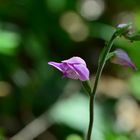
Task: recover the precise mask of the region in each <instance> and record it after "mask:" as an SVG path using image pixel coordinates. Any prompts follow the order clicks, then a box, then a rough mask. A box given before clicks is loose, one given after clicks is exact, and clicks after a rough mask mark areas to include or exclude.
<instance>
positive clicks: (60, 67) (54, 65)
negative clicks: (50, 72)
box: [48, 61, 63, 72]
mask: <svg viewBox="0 0 140 140" xmlns="http://www.w3.org/2000/svg"><path fill="white" fill-rule="evenodd" d="M48 64H49V65H51V66H53V67H55V68H57V69H58V70H60V71H61V72H63V68H62V63H57V62H52V61H51V62H48Z"/></svg>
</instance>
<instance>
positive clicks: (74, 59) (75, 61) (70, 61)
mask: <svg viewBox="0 0 140 140" xmlns="http://www.w3.org/2000/svg"><path fill="white" fill-rule="evenodd" d="M63 62H64V63H68V64H83V65H86V63H85V61H84V60H83V59H82V58H80V57H78V56H74V57H72V58H70V59H67V60H63V61H62V63H63Z"/></svg>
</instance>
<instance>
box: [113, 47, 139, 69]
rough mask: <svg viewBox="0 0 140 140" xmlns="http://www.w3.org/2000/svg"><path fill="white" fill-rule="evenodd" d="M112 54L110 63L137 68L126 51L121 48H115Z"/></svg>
mask: <svg viewBox="0 0 140 140" xmlns="http://www.w3.org/2000/svg"><path fill="white" fill-rule="evenodd" d="M114 54H115V56H114V57H113V58H112V59H111V62H112V63H114V64H119V65H122V66H126V67H130V68H132V69H134V70H136V69H137V68H136V66H135V64H134V63H133V62H132V61H131V59H130V58H129V56H128V55H127V53H126V52H125V51H123V50H122V49H117V50H115V52H114Z"/></svg>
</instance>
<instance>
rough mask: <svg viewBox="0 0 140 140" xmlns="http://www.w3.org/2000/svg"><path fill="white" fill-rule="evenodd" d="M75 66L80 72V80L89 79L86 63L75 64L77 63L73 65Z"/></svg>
mask: <svg viewBox="0 0 140 140" xmlns="http://www.w3.org/2000/svg"><path fill="white" fill-rule="evenodd" d="M73 68H74V69H75V70H76V72H77V73H78V74H79V80H81V81H86V80H89V70H88V68H87V67H86V66H85V65H83V64H75V65H73Z"/></svg>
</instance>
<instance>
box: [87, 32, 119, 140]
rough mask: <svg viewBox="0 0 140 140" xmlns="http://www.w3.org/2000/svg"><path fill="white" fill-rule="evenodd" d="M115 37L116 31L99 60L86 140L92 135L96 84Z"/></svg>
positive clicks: (91, 98) (89, 139) (91, 97)
mask: <svg viewBox="0 0 140 140" xmlns="http://www.w3.org/2000/svg"><path fill="white" fill-rule="evenodd" d="M116 37H117V31H115V32H114V33H113V35H112V37H111V39H110V40H109V42H108V44H107V46H106V48H105V51H104V53H103V56H102V58H101V61H100V63H99V66H98V69H97V73H96V78H95V83H94V87H93V91H92V94H91V95H90V102H89V112H90V114H89V127H88V133H87V140H91V134H92V128H93V122H94V99H95V95H96V90H97V86H98V82H99V79H100V77H101V74H102V71H103V68H104V66H105V63H106V57H107V55H108V53H109V52H110V50H111V48H112V45H113V42H114V40H115V38H116Z"/></svg>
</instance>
